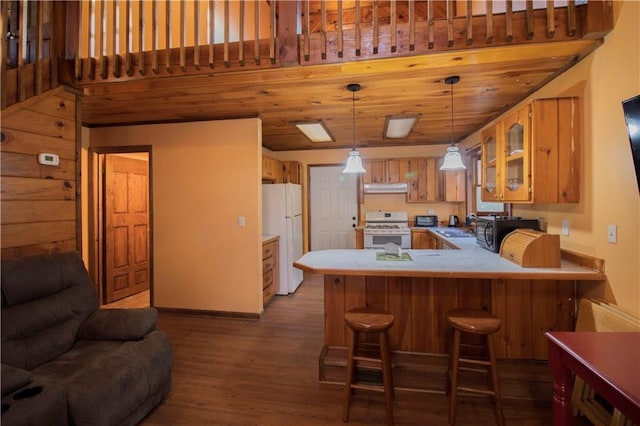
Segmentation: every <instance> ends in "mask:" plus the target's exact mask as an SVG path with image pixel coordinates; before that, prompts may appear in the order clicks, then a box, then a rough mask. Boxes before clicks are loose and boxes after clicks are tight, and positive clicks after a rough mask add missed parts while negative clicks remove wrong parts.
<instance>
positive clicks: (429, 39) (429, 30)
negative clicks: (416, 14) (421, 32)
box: [427, 0, 435, 49]
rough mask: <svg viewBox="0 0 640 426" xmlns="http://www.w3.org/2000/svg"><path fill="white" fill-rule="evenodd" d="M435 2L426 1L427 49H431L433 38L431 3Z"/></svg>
mask: <svg viewBox="0 0 640 426" xmlns="http://www.w3.org/2000/svg"><path fill="white" fill-rule="evenodd" d="M434 1H435V0H427V48H429V49H433V46H434V41H433V40H434V36H433V32H434V30H433V27H434V22H433V2H434Z"/></svg>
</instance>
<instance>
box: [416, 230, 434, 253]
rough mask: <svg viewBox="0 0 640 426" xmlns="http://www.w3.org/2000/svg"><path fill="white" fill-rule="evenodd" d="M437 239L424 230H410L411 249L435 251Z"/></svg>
mask: <svg viewBox="0 0 640 426" xmlns="http://www.w3.org/2000/svg"><path fill="white" fill-rule="evenodd" d="M437 239H438V238H437V237H436V236H435V235H433V234H432V233H431V232H429V231H427V230H426V229H412V230H411V248H412V249H416V250H421V249H432V250H433V249H436V248H437V245H436V244H437Z"/></svg>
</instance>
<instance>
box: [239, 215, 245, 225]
mask: <svg viewBox="0 0 640 426" xmlns="http://www.w3.org/2000/svg"><path fill="white" fill-rule="evenodd" d="M238 226H239V227H243V226H244V216H238Z"/></svg>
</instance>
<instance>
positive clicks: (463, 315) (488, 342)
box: [447, 308, 504, 426]
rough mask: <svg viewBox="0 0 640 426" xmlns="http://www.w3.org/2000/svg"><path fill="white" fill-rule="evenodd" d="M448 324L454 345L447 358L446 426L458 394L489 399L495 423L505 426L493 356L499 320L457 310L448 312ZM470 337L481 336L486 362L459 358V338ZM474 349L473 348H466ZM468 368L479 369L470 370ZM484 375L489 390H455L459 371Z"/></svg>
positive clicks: (452, 418) (453, 415)
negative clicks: (466, 393)
mask: <svg viewBox="0 0 640 426" xmlns="http://www.w3.org/2000/svg"><path fill="white" fill-rule="evenodd" d="M447 322H448V323H449V325H450V326H451V327H452V328H453V345H452V349H451V356H450V357H449V371H448V381H447V384H448V386H447V388H448V389H447V391H448V393H449V395H450V400H449V424H451V425H453V424H454V423H455V419H456V404H457V398H458V391H462V392H468V393H475V394H481V395H488V396H491V397H492V399H493V401H494V404H495V414H496V421H497V422H498V425H499V426H504V416H503V413H502V403H501V402H500V387H499V384H498V370H497V365H496V355H495V352H494V348H493V342H492V335H493V334H494V333H495V332H497V331H498V330H500V319H499V318H498V317H496V316H495V315H493V314H491V313H489V312H486V311H483V310H481V309H469V308H457V309H452V310H450V311H449V312H447ZM461 333H471V334H476V335H481V336H482V337H483V340H484V347H483V349H484V350H485V351H484V352H485V355H487V358H488V360H482V359H475V358H465V357H463V356H461V355H460V335H461ZM469 346H473V345H469ZM471 367H480V369H478V368H471ZM459 370H468V371H481V372H486V373H487V374H488V375H489V377H488V378H487V379H488V380H487V383H488V386H487V387H488V389H486V390H485V389H476V388H470V387H463V386H458V371H459Z"/></svg>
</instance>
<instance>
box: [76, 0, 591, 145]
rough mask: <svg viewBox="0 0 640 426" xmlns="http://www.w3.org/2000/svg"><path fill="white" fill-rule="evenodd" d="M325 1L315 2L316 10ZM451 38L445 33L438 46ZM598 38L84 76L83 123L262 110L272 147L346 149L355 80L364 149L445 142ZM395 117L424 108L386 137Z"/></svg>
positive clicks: (265, 139) (541, 81)
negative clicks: (316, 126) (408, 127)
mask: <svg viewBox="0 0 640 426" xmlns="http://www.w3.org/2000/svg"><path fill="white" fill-rule="evenodd" d="M316 3H318V4H316ZM329 3H331V2H329ZM435 3H436V6H438V2H435ZM285 4H286V3H285ZM319 4H320V2H311V3H310V5H311V12H310V13H311V15H312V18H313V16H316V15H317V11H316V9H317V8H318V7H319ZM425 4H426V3H425ZM346 6H349V4H348V2H346V3H345V7H346ZM281 7H282V6H281ZM594 7H595V6H594ZM382 10H383V14H384V13H387V14H388V11H387V12H384V10H386V9H384V8H383V9H382ZM438 10H439V9H438V7H436V12H438ZM281 12H282V10H281ZM438 13H442V11H440V12H438ZM364 15H365V16H368V15H367V14H366V13H364ZM399 15H400V16H403V17H404V16H405V15H406V13H405V12H403V11H401V12H400V13H399ZM594 15H596V14H595V13H594ZM345 16H349V14H348V13H345ZM420 16H422V13H421V14H420ZM317 21H318V18H317V16H316V18H314V19H312V20H311V24H310V25H311V26H312V27H313V26H315V25H316V24H314V22H316V23H317ZM329 21H330V22H329V23H331V19H329ZM443 22H444V23H446V21H441V22H440V23H443ZM498 22H502V21H501V20H498ZM518 22H520V23H521V24H522V23H524V20H523V19H521V20H520V21H518ZM542 22H543V23H544V22H546V21H545V20H544V19H543V20H542ZM422 24H424V23H422ZM437 24H438V22H437ZM456 28H462V29H461V30H456V32H455V37H456V43H458V42H459V41H460V42H461V43H464V39H462V37H465V36H464V23H462V27H456ZM474 28H475V27H474ZM441 29H442V30H445V27H441ZM445 32H446V31H441V33H442V34H444V33H445ZM539 33H543V31H539V30H538V31H537V33H536V34H539ZM474 34H475V33H474ZM459 39H462V40H459ZM480 39H481V40H482V35H480ZM387 42H388V40H387ZM312 43H313V41H312ZM445 43H446V40H440V43H439V45H444V44H445ZM601 43H602V38H601V37H583V38H573V39H565V40H553V41H552V40H549V42H545V41H544V40H542V42H540V40H538V41H537V42H531V40H529V41H527V40H524V39H521V40H519V42H518V43H515V38H514V44H509V45H504V44H503V45H494V46H492V47H485V46H487V44H485V43H483V44H482V46H478V47H477V48H468V47H467V48H466V49H465V48H464V47H463V48H457V49H456V50H449V51H438V52H433V53H429V54H422V55H420V54H417V55H416V54H414V55H412V56H397V57H387V58H383V59H372V58H371V55H369V56H367V57H365V58H358V57H351V58H346V57H345V58H344V59H342V60H339V61H337V60H335V58H334V61H333V63H326V64H322V65H309V64H306V65H305V64H304V63H305V62H304V61H302V60H301V61H300V63H302V64H303V65H299V64H295V63H294V64H289V66H281V67H279V66H278V65H275V66H274V67H272V68H270V69H246V70H243V71H239V70H236V69H234V68H227V69H222V70H219V69H218V68H214V69H211V70H208V71H204V70H202V71H200V73H199V74H196V75H179V74H177V73H176V74H174V75H164V76H158V77H155V78H144V79H139V78H138V79H135V80H129V81H120V82H113V81H111V82H103V83H100V82H98V81H97V80H96V81H93V82H88V80H87V79H85V82H84V83H83V82H80V83H81V84H80V86H81V88H82V89H83V91H84V95H85V96H84V97H83V100H82V110H81V111H82V112H81V116H82V124H83V125H85V126H90V127H91V126H105V125H106V126H108V125H126V124H141V123H161V122H176V121H196V120H218V119H234V118H246V117H260V118H261V119H262V143H263V146H264V147H266V148H268V149H271V150H273V151H283V150H307V149H328V148H329V149H330V148H348V147H350V146H351V145H352V144H353V143H354V140H353V126H354V123H353V119H352V111H353V109H352V93H351V92H349V91H348V90H347V89H346V86H347V85H348V84H350V83H359V84H360V85H361V86H362V89H361V90H360V91H359V92H357V93H356V102H355V111H356V119H355V129H356V140H355V144H356V145H357V146H358V147H378V146H401V145H424V144H448V143H450V142H451V141H452V139H453V140H454V141H459V140H461V139H463V138H464V137H466V136H468V135H469V134H471V133H473V132H475V131H476V130H479V129H481V128H482V127H483V126H484V125H485V124H487V123H488V122H490V121H491V120H493V119H494V118H496V117H498V116H499V115H500V114H501V113H503V112H504V111H506V110H507V109H509V108H510V107H512V106H513V105H515V104H516V103H518V102H519V101H521V100H523V99H524V98H526V97H527V96H528V95H530V94H531V93H533V92H534V91H535V90H537V89H538V88H540V87H542V86H543V85H545V84H546V83H547V82H549V81H550V80H551V79H553V78H554V77H556V76H557V75H559V74H561V73H562V72H564V71H565V70H567V69H568V68H569V67H571V66H572V65H574V64H575V63H576V62H577V61H578V60H579V59H581V58H582V57H584V56H585V55H587V54H588V53H590V52H591V51H593V50H594V49H596V48H597V47H598V46H599V45H600V44H601ZM457 45H458V46H459V44H457ZM474 46H476V45H474ZM334 47H335V46H334ZM387 47H388V46H387ZM405 47H406V46H405ZM300 48H301V47H300ZM316 48H317V45H316ZM417 49H418V48H416V50H417ZM387 50H388V49H387ZM298 53H300V52H298ZM316 53H317V52H316ZM405 55H406V54H405ZM315 57H319V55H315ZM316 63H317V62H316ZM452 75H458V76H460V82H459V83H458V84H456V85H454V86H453V91H454V96H453V98H454V99H453V123H454V125H453V134H452V128H451V113H452V111H451V97H450V96H451V92H450V90H451V89H452V86H450V85H447V84H445V82H444V80H445V78H446V77H449V76H452ZM396 115H418V117H419V119H418V122H417V123H416V125H415V126H414V128H413V130H412V132H411V133H410V135H409V136H408V137H407V138H405V139H385V138H384V137H383V132H384V126H385V119H386V118H387V117H389V116H396ZM310 121H322V122H323V123H324V124H325V126H326V127H327V128H328V130H329V132H330V133H331V135H332V136H333V137H334V139H335V141H333V142H325V143H312V142H311V141H309V140H308V139H307V138H306V137H305V136H304V135H303V134H302V133H301V132H300V131H299V130H298V129H297V128H296V127H295V123H297V122H310Z"/></svg>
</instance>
